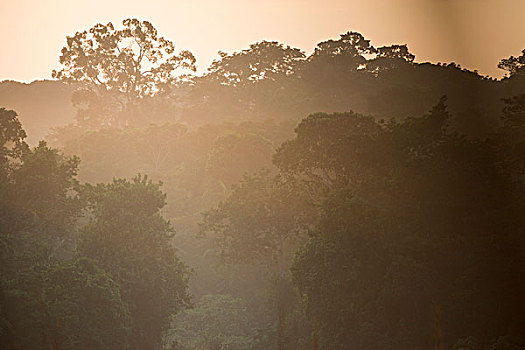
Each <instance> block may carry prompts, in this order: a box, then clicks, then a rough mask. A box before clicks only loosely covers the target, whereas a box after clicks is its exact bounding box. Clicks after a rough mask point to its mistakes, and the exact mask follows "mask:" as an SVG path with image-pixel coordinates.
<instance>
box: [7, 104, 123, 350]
mask: <svg viewBox="0 0 525 350" xmlns="http://www.w3.org/2000/svg"><path fill="white" fill-rule="evenodd" d="M0 125H1V128H0V138H1V141H0V142H1V145H2V148H1V149H0V150H1V151H0V153H1V154H2V156H3V158H2V161H1V162H0V173H1V174H2V177H3V178H2V181H1V182H0V198H1V200H0V276H1V278H0V310H1V311H0V315H1V316H0V347H1V348H6V349H7V348H12V349H49V348H52V347H53V348H59V349H78V348H91V347H96V348H97V349H125V348H126V345H127V337H128V333H129V318H128V311H127V307H126V305H125V303H124V302H123V301H122V300H121V298H120V286H119V285H118V284H117V283H115V282H114V280H113V278H112V277H111V276H110V275H108V274H107V273H106V272H105V271H102V270H101V269H100V268H99V267H97V266H96V264H95V263H93V262H92V261H89V260H87V259H75V257H74V256H73V255H74V254H73V251H74V247H73V245H74V244H73V242H74V238H75V236H76V235H75V234H76V224H77V220H78V218H79V217H80V213H81V210H82V203H81V202H80V200H79V198H78V192H77V191H78V182H77V180H76V172H77V169H78V158H76V157H65V156H63V155H61V154H60V153H59V152H58V151H57V150H55V149H51V148H49V147H47V145H46V144H45V142H43V141H42V142H40V144H39V145H38V146H37V147H35V148H33V149H29V147H28V146H27V145H26V144H25V143H24V142H23V139H24V138H25V132H24V130H23V129H22V128H21V125H20V122H19V121H18V119H17V118H16V113H15V112H14V111H6V110H4V109H2V110H0Z"/></svg>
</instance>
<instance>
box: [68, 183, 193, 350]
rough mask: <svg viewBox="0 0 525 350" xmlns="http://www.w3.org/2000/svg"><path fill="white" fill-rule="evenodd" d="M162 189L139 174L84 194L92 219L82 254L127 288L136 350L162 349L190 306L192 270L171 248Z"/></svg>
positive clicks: (80, 249) (124, 296) (124, 290)
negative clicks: (172, 324) (173, 320)
mask: <svg viewBox="0 0 525 350" xmlns="http://www.w3.org/2000/svg"><path fill="white" fill-rule="evenodd" d="M159 186H160V184H154V183H153V182H152V181H151V180H148V179H147V177H146V176H140V175H139V176H136V177H135V178H133V180H131V181H128V180H124V179H115V180H114V181H113V182H112V183H110V184H98V185H97V186H91V185H86V186H85V188H84V190H83V196H84V197H85V198H86V201H87V203H88V208H89V210H90V213H91V215H92V219H91V222H90V223H89V224H88V225H86V226H85V227H84V228H83V230H82V235H81V240H80V242H79V246H78V252H79V254H80V255H81V256H86V257H89V258H91V259H94V260H95V261H97V263H98V264H99V265H100V266H101V267H102V268H103V269H104V270H106V271H107V272H109V273H110V274H111V275H112V276H113V278H114V279H115V281H116V282H117V283H119V284H120V285H121V287H122V299H123V300H124V301H125V302H126V303H127V305H128V307H129V311H130V316H131V321H132V326H131V338H130V346H131V348H133V349H135V348H136V349H144V348H152V349H153V348H155V347H157V346H160V344H161V341H162V336H163V334H164V332H165V331H166V329H167V327H168V326H169V318H170V316H171V315H172V314H175V313H176V312H177V311H179V310H180V309H181V308H182V307H183V306H184V305H186V304H187V303H188V294H187V284H188V270H187V268H186V266H185V265H184V264H183V263H182V262H181V261H180V260H179V259H178V258H177V256H176V254H175V248H174V247H173V246H172V245H171V244H170V239H171V237H172V236H173V229H172V227H171V225H170V223H169V222H168V221H166V220H165V219H164V218H163V217H162V216H161V213H160V210H161V208H162V207H163V206H164V205H165V204H166V195H165V194H164V193H162V192H161V190H160V188H159Z"/></svg>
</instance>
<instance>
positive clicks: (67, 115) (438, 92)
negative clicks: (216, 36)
mask: <svg viewBox="0 0 525 350" xmlns="http://www.w3.org/2000/svg"><path fill="white" fill-rule="evenodd" d="M524 52H525V51H524ZM523 56H524V55H523V52H522V55H521V56H519V55H518V56H511V57H508V58H503V59H502V60H501V61H500V63H499V66H498V67H500V68H501V69H503V70H505V71H506V72H507V75H506V76H505V77H504V78H502V79H500V80H496V79H492V78H490V77H483V76H480V75H479V74H478V73H477V72H476V71H470V70H468V69H464V68H461V67H460V66H459V65H457V64H455V63H453V62H452V63H447V64H435V63H429V62H418V61H417V57H416V56H415V55H414V54H413V53H411V52H410V50H409V48H408V46H407V45H402V44H393V45H388V46H381V47H376V46H374V44H373V43H372V41H371V40H368V39H367V38H366V37H365V36H364V35H363V34H361V33H357V32H353V31H348V32H346V33H343V34H341V35H340V36H339V38H337V39H328V40H324V41H322V42H320V43H318V44H317V46H316V48H315V49H314V51H313V52H312V53H311V54H309V55H307V54H306V53H305V52H304V51H303V50H301V49H299V48H294V47H291V46H289V45H286V44H283V43H279V42H277V41H266V40H263V41H259V42H256V43H253V44H251V45H250V46H249V47H248V48H246V49H244V50H240V51H237V52H232V53H226V52H219V55H218V58H217V59H216V60H215V61H214V62H213V63H212V64H211V65H210V67H208V69H207V71H206V72H205V73H204V74H201V75H197V74H196V73H195V68H196V59H195V57H194V56H193V54H192V53H190V52H189V51H187V50H179V49H178V48H176V47H175V45H174V43H173V42H172V41H171V40H169V39H166V38H164V37H162V36H161V35H160V34H159V33H157V29H156V28H155V27H154V25H153V24H152V23H150V22H148V21H141V20H138V19H126V20H124V21H123V22H122V25H121V26H120V27H118V26H116V25H113V24H112V23H107V24H97V25H95V26H93V27H92V28H90V29H87V30H84V31H79V32H77V33H76V34H74V35H71V36H67V37H66V45H65V47H64V48H63V49H62V51H61V53H60V57H59V62H58V63H59V68H57V69H56V70H54V71H53V73H52V75H53V78H54V79H55V80H53V81H48V82H45V83H40V84H36V83H34V84H35V85H33V84H31V85H28V86H19V85H18V84H16V83H13V82H9V83H6V82H4V83H0V87H2V90H0V104H1V105H3V104H4V103H5V104H6V106H7V105H8V103H7V102H9V101H15V102H16V104H17V105H19V106H20V108H17V110H18V111H16V110H14V109H13V108H12V107H2V108H0V260H1V264H0V273H1V277H2V278H1V282H0V348H2V349H4V348H5V349H50V348H51V349H179V350H197V349H210V350H211V349H232V350H234V349H253V350H267V349H279V350H283V349H291V350H292V349H297V350H303V349H326V350H329V349H427V348H428V349H436V350H437V349H439V350H443V349H456V350H459V349H469V350H483V349H493V350H503V349H505V350H508V349H512V350H514V349H516V350H517V349H523V348H525V339H524V338H523V334H522V330H523V329H525V316H524V315H525V301H524V299H523V295H525V273H524V272H525V237H524V235H523V233H524V232H525V230H524V229H525V222H524V220H523V218H524V216H523V215H522V214H523V210H524V209H525V208H524V205H523V203H525V201H524V199H525V186H524V181H523V179H524V178H525V173H524V171H525V166H524V165H525V163H524V160H523V151H524V149H525V148H524V145H525V75H524V74H523V67H524V64H525V63H524V60H523ZM29 87H31V88H32V89H33V90H34V91H33V92H32V94H28V95H24V92H23V91H25V90H24V89H26V88H29ZM16 96H27V97H23V98H21V97H16ZM32 96H40V97H39V98H36V97H32ZM17 98H18V100H17ZM39 99H40V100H39ZM46 99H47V100H49V101H56V103H53V104H54V106H53V109H49V108H48V107H46V104H45V103H42V102H41V101H42V100H46ZM4 101H7V102H4ZM39 101H40V102H39ZM32 104H35V105H32ZM46 108H47V109H46ZM18 113H19V114H20V116H18ZM61 113H63V115H61ZM25 129H27V131H28V132H27V133H26V130H25ZM33 131H34V134H35V136H32V132H33ZM41 135H42V136H43V135H45V138H44V140H40V141H39V142H33V141H31V142H28V141H27V140H28V139H31V140H37V139H39V138H40V136H41ZM32 137H33V138H32Z"/></svg>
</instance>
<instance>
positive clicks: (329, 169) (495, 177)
mask: <svg viewBox="0 0 525 350" xmlns="http://www.w3.org/2000/svg"><path fill="white" fill-rule="evenodd" d="M448 119H449V114H448V112H447V109H446V104H445V99H441V100H440V102H439V103H438V104H437V105H436V106H435V107H434V108H432V110H431V111H430V112H429V113H427V114H426V115H424V116H421V117H418V118H408V119H406V120H405V121H403V122H389V123H380V122H375V121H373V120H368V121H367V119H366V118H365V117H363V116H359V115H355V114H353V113H347V114H339V113H334V114H318V115H315V116H310V117H309V118H307V119H305V120H304V121H303V122H302V123H301V125H300V126H299V127H298V129H297V137H296V139H294V140H292V141H290V142H288V143H286V144H285V145H284V146H283V147H281V149H280V150H279V151H278V153H277V155H276V160H277V165H279V166H280V167H281V168H282V170H283V171H286V172H287V173H288V174H290V175H292V176H296V177H298V178H305V177H306V178H307V179H309V180H310V181H312V182H313V183H317V184H318V186H319V187H324V188H326V189H327V190H326V192H325V193H324V195H323V194H322V196H321V199H322V201H321V205H320V208H321V215H320V219H319V223H318V225H317V229H315V230H313V231H312V233H311V237H310V240H309V241H308V242H307V243H306V244H305V245H304V246H303V247H302V248H301V249H300V250H299V252H298V253H297V254H296V257H295V260H294V262H293V265H292V268H291V270H292V275H293V278H294V281H295V283H296V285H297V286H298V288H299V290H300V291H301V293H302V294H303V296H304V300H305V301H306V306H307V312H308V315H309V317H310V318H311V319H312V320H313V321H314V323H315V324H316V328H318V330H319V333H320V341H321V347H322V348H325V349H340V348H388V347H393V348H423V347H425V344H427V342H428V340H429V339H430V338H428V337H427V335H428V334H429V333H430V332H432V329H433V321H434V320H433V317H432V308H433V305H438V306H439V307H440V309H441V310H442V318H441V325H442V327H443V329H444V330H445V329H446V333H444V334H446V335H445V342H446V343H448V344H453V343H454V342H455V340H456V339H457V338H459V337H460V336H463V335H464V334H471V335H474V336H476V337H478V338H479V339H480V340H481V341H482V343H484V344H490V342H491V341H492V340H493V339H494V338H495V337H497V336H499V335H502V334H507V332H508V334H517V333H518V332H519V330H520V329H521V328H522V325H523V317H522V314H523V312H522V311H521V310H523V307H524V305H523V302H522V301H521V300H520V295H521V293H523V292H522V291H523V288H524V281H523V279H522V278H521V277H519V276H521V275H522V272H520V271H522V269H523V266H524V265H523V259H522V258H520V253H519V248H517V247H519V245H520V244H519V243H518V242H520V241H521V240H522V239H523V238H522V237H521V235H522V232H523V231H522V228H521V227H522V225H523V222H522V220H521V218H520V215H519V214H518V213H520V211H521V210H522V209H520V208H522V205H521V204H520V203H522V196H523V192H522V190H521V189H520V188H521V185H520V184H519V183H516V182H515V181H514V180H513V178H514V176H513V175H512V173H510V172H509V169H508V168H506V167H505V166H504V164H505V162H506V161H503V159H504V158H505V157H504V155H503V154H502V153H501V148H500V147H499V146H498V145H495V144H494V142H493V141H480V140H468V139H466V138H464V137H462V136H460V135H454V134H449V133H448V132H447V127H446V126H447V123H448ZM336 131H338V132H336ZM287 159H288V160H289V162H287V161H286V160H287ZM323 174H327V175H326V176H320V175H323ZM325 178H329V179H330V181H329V182H326V181H324V179H325ZM326 183H327V184H328V185H325V184H326ZM323 185H324V186H323ZM459 267H461V268H459ZM503 286H505V287H503ZM490 300H497V302H496V304H497V305H494V304H493V303H491V302H488V301H490Z"/></svg>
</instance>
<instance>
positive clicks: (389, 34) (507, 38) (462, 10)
mask: <svg viewBox="0 0 525 350" xmlns="http://www.w3.org/2000/svg"><path fill="white" fill-rule="evenodd" d="M0 14H1V21H0V42H1V44H2V49H1V54H0V81H1V80H5V79H13V80H18V81H25V82H30V81H32V80H35V79H49V78H50V76H51V70H52V69H54V68H58V57H59V55H60V50H61V48H62V47H63V46H64V44H65V37H66V35H72V34H74V33H75V32H76V31H80V30H84V29H88V28H90V27H91V26H93V25H94V24H96V23H107V22H108V21H111V22H113V23H114V24H116V23H118V24H119V25H120V23H121V21H122V19H124V18H128V17H135V18H139V19H145V20H149V21H150V22H152V23H153V25H154V26H155V27H156V28H157V29H158V31H159V34H161V35H163V36H164V37H166V38H168V39H171V40H172V41H173V42H174V43H175V45H176V46H177V47H178V48H180V49H189V50H190V51H192V52H193V53H194V55H195V56H196V57H197V64H198V65H199V69H200V71H202V70H204V69H205V68H206V67H207V66H208V65H209V63H210V62H211V60H212V59H213V58H215V57H216V53H217V51H218V50H222V51H226V52H231V51H237V50H242V49H244V48H246V47H248V45H249V44H251V43H254V42H256V41H260V40H263V39H266V40H277V41H279V42H282V43H285V44H288V45H291V46H295V47H298V48H301V49H303V50H304V51H306V53H310V52H311V51H312V50H313V48H314V47H315V45H316V43H318V42H319V41H322V40H326V39H329V38H334V39H336V38H338V36H339V34H341V33H344V32H346V31H349V30H350V31H358V32H360V33H362V34H363V35H364V36H365V37H366V38H368V39H370V40H371V41H372V44H373V45H374V46H381V45H389V44H394V43H397V44H404V43H406V44H408V46H409V49H410V50H411V51H412V53H414V54H415V55H416V61H418V62H424V61H431V62H451V61H454V62H456V63H459V64H461V65H462V66H464V67H468V68H470V69H478V70H479V72H480V73H481V74H489V75H492V76H501V72H500V71H499V70H498V69H497V67H496V66H497V64H498V62H499V60H500V59H501V58H503V57H508V56H510V55H514V56H516V55H519V54H520V52H521V50H522V49H524V48H525V30H524V29H525V0H244V1H243V0H191V1H190V0H142V1H139V0H128V1H123V0H122V1H120V0H88V1H77V0H0Z"/></svg>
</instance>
